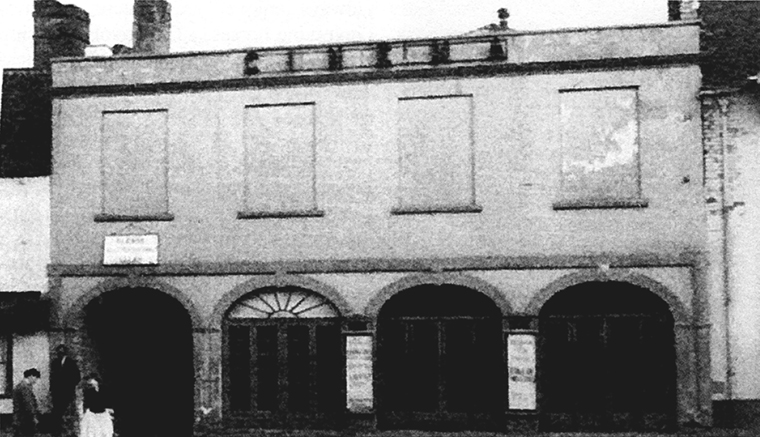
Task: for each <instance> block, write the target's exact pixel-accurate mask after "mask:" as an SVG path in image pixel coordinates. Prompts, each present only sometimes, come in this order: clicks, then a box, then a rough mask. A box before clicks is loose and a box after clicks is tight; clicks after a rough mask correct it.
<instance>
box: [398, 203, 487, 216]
mask: <svg viewBox="0 0 760 437" xmlns="http://www.w3.org/2000/svg"><path fill="white" fill-rule="evenodd" d="M482 211H483V207H482V206H480V205H461V206H455V205H451V206H399V207H396V208H393V209H392V210H391V214H392V215H409V214H462V213H471V212H482Z"/></svg>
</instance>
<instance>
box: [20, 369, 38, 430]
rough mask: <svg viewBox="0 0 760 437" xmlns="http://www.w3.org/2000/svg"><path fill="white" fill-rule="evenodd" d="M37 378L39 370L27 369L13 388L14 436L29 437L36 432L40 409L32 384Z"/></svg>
mask: <svg viewBox="0 0 760 437" xmlns="http://www.w3.org/2000/svg"><path fill="white" fill-rule="evenodd" d="M39 379H40V372H39V370H37V369H34V368H32V369H27V370H25V371H24V379H22V380H21V382H19V383H18V384H16V386H15V387H14V388H13V432H14V436H16V437H30V436H34V435H35V434H36V433H37V424H38V423H39V415H40V410H39V407H38V406H37V397H36V396H35V395H34V384H35V383H36V382H37V380H39Z"/></svg>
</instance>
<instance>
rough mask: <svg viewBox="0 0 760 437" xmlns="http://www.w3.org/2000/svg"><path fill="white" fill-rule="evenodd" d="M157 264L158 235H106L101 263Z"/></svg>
mask: <svg viewBox="0 0 760 437" xmlns="http://www.w3.org/2000/svg"><path fill="white" fill-rule="evenodd" d="M156 264H158V235H157V234H147V235H106V237H105V241H104V242H103V265H107V266H109V265H156Z"/></svg>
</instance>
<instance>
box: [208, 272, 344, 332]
mask: <svg viewBox="0 0 760 437" xmlns="http://www.w3.org/2000/svg"><path fill="white" fill-rule="evenodd" d="M282 287H298V288H303V289H306V290H309V291H311V292H314V293H317V294H320V295H322V296H324V297H325V298H327V299H328V300H329V301H330V303H332V304H333V305H334V306H335V307H336V308H337V309H338V312H339V313H340V315H341V316H343V317H345V316H348V315H351V314H352V311H351V307H350V306H349V305H348V302H346V300H345V299H344V298H343V296H342V295H341V294H340V292H338V291H337V290H336V289H335V288H333V287H331V286H329V285H327V284H325V283H323V282H320V281H318V280H316V279H312V278H307V277H303V276H295V275H276V276H265V277H257V278H251V279H249V280H247V281H245V282H243V283H242V284H238V285H237V286H235V287H234V288H233V289H231V290H229V291H228V292H226V293H225V294H224V295H223V296H222V297H221V299H219V301H218V302H217V303H216V305H214V310H213V311H212V312H211V315H210V316H209V319H208V323H207V325H206V327H207V328H208V329H211V330H219V329H221V327H222V323H223V321H224V315H225V313H226V312H227V310H228V309H229V308H230V307H231V306H232V305H233V304H234V303H235V302H236V301H237V300H238V299H240V298H241V297H243V296H245V295H246V294H248V293H251V292H254V291H256V290H260V289H263V288H282Z"/></svg>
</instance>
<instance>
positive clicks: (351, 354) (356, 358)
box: [346, 335, 372, 413]
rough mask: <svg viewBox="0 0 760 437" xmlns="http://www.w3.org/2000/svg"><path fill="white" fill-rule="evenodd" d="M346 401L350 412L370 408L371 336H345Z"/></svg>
mask: <svg viewBox="0 0 760 437" xmlns="http://www.w3.org/2000/svg"><path fill="white" fill-rule="evenodd" d="M346 402H347V405H346V407H347V408H348V410H349V411H351V412H352V413H363V412H369V411H371V410H372V336H369V335H349V336H347V337H346Z"/></svg>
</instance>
